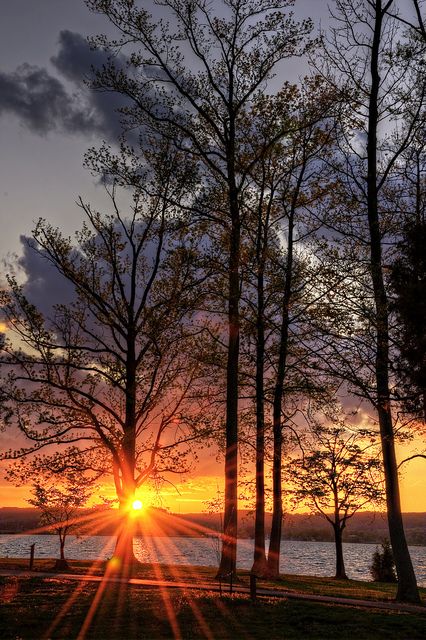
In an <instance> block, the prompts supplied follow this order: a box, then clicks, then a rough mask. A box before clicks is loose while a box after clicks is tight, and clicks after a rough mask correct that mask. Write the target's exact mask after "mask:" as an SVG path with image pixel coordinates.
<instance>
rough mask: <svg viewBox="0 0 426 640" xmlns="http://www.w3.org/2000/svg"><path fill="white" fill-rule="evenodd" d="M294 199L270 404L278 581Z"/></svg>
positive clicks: (273, 568) (273, 551) (272, 555)
mask: <svg viewBox="0 0 426 640" xmlns="http://www.w3.org/2000/svg"><path fill="white" fill-rule="evenodd" d="M295 204H296V202H295V200H294V201H293V204H292V207H291V212H290V216H289V220H288V247H287V262H286V274H285V285H284V294H283V307H282V319H281V331H280V347H279V355H278V366H277V377H276V382H275V389H274V401H273V412H272V421H273V438H274V457H273V463H272V492H273V512H272V525H271V538H270V541H269V552H268V575H270V576H271V577H274V578H277V577H278V576H279V573H280V550H281V532H282V519H283V505H282V479H281V466H282V441H283V435H282V424H281V412H282V404H283V397H284V382H285V373H286V366H287V354H288V335H289V325H290V298H291V288H292V274H293V244H294V236H293V231H294V214H295Z"/></svg>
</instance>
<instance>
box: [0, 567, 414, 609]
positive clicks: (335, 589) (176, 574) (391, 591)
mask: <svg viewBox="0 0 426 640" xmlns="http://www.w3.org/2000/svg"><path fill="white" fill-rule="evenodd" d="M69 564H70V573H75V574H81V575H84V574H87V573H91V574H92V575H95V576H101V575H103V574H104V573H105V569H106V566H107V563H106V562H103V561H95V562H91V561H88V560H71V561H69ZM53 565H54V560H51V559H36V560H35V562H34V571H35V572H40V571H50V570H52V567H53ZM27 568H28V560H25V559H9V558H0V570H1V569H27ZM216 571H217V570H216V569H215V568H214V567H193V566H185V565H179V566H177V565H166V564H156V565H153V564H143V563H141V564H138V565H136V566H135V567H134V568H133V570H132V577H135V578H141V579H146V580H158V579H162V580H171V581H182V582H185V581H189V582H194V581H195V582H201V583H207V584H208V583H209V582H211V583H212V584H213V583H214V584H215V585H216V584H217V581H216V579H215V574H216ZM238 584H241V585H244V586H247V587H248V586H249V572H248V571H244V570H242V571H239V574H238ZM258 586H259V587H268V588H273V589H282V590H284V591H292V592H295V593H305V594H314V595H326V596H335V597H339V598H356V599H359V600H379V601H389V600H394V599H395V595H396V585H395V584H386V583H381V582H363V581H360V580H336V579H335V578H315V577H313V576H297V575H289V574H283V575H282V576H281V577H280V579H279V580H274V581H272V580H259V581H258ZM420 594H421V597H422V600H423V601H424V603H425V604H426V589H420Z"/></svg>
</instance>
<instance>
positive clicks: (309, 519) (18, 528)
mask: <svg viewBox="0 0 426 640" xmlns="http://www.w3.org/2000/svg"><path fill="white" fill-rule="evenodd" d="M88 512H89V514H90V510H88ZM40 515H41V514H40V512H39V511H38V510H36V509H25V508H14V507H3V508H2V509H0V534H7V533H9V534H10V533H25V532H27V531H28V532H29V531H31V530H36V529H37V527H38V524H39V521H40ZM117 519H118V516H116V519H115V521H111V522H109V523H107V524H105V525H104V526H103V528H102V529H100V530H99V531H98V532H97V534H96V535H114V534H115V532H116V527H117ZM271 520H272V514H270V513H266V517H265V521H266V528H267V530H268V529H269V528H270V526H271ZM159 523H160V524H159ZM404 526H405V531H406V535H407V542H408V544H410V545H419V546H426V513H404ZM82 530H86V533H89V534H90V529H89V531H87V525H83V527H82ZM238 530H239V537H240V538H242V539H254V514H253V512H245V511H239V512H238ZM207 532H209V533H207ZM214 532H216V533H217V534H219V535H220V532H221V514H213V513H212V514H208V513H186V514H179V515H177V514H172V513H166V514H165V513H164V512H162V513H161V517H160V518H159V519H158V522H156V516H155V509H150V516H149V520H147V522H146V523H144V524H143V526H142V527H141V532H140V533H141V534H143V535H147V536H150V535H152V536H165V537H168V536H189V537H206V536H213V535H214ZM48 533H51V532H48ZM74 533H78V528H77V529H76V530H75V531H74ZM388 535H389V534H388V525H387V521H386V516H385V514H377V513H372V512H365V513H364V512H362V513H357V514H356V515H355V516H354V518H353V519H352V520H351V521H350V523H349V524H348V527H347V528H346V530H345V533H344V536H343V541H344V542H361V543H374V544H379V543H381V542H383V540H385V539H386V538H387V536H388ZM282 539H283V540H299V541H318V542H333V541H334V536H333V531H332V530H331V528H330V526H329V525H328V524H327V522H326V521H325V520H324V518H322V517H321V516H319V515H314V514H298V513H294V514H286V515H285V517H284V521H283V531H282Z"/></svg>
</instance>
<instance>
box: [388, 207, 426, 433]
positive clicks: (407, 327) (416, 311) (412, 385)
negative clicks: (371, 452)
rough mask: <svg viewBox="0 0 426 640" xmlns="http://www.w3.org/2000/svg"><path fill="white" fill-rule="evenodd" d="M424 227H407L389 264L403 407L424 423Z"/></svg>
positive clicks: (425, 338) (425, 413) (423, 225)
mask: <svg viewBox="0 0 426 640" xmlns="http://www.w3.org/2000/svg"><path fill="white" fill-rule="evenodd" d="M425 247H426V223H425V222H424V221H423V222H422V221H420V220H419V221H417V222H414V223H411V224H408V225H407V226H406V228H405V231H404V238H403V240H402V241H401V242H400V243H399V246H398V255H397V258H396V260H395V261H394V263H393V264H392V270H391V280H392V286H393V290H394V292H395V299H394V303H393V308H394V310H395V312H396V314H397V317H398V346H399V350H400V355H401V357H400V359H399V361H398V363H397V368H398V372H399V374H400V375H401V377H402V390H403V398H404V401H405V406H406V407H407V409H408V410H409V411H410V412H411V413H413V414H414V415H420V416H421V417H422V418H423V420H426V333H425V326H426V253H425Z"/></svg>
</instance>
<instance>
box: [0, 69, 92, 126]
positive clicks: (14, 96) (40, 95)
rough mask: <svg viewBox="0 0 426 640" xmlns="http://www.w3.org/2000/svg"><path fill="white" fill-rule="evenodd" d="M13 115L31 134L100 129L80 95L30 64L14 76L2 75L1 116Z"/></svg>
mask: <svg viewBox="0 0 426 640" xmlns="http://www.w3.org/2000/svg"><path fill="white" fill-rule="evenodd" d="M5 113H13V114H14V115H16V116H17V117H18V118H19V119H20V120H21V122H22V123H23V124H24V125H25V126H27V127H28V128H29V129H30V130H32V131H34V132H36V133H38V134H46V133H47V132H48V131H52V130H63V131H65V132H67V133H84V134H87V133H90V132H94V131H96V130H97V129H99V124H98V121H97V117H96V114H95V113H94V112H93V110H91V109H90V105H87V104H85V103H84V99H82V97H81V96H79V95H77V94H70V93H69V92H67V90H66V88H65V87H64V85H63V83H62V82H61V81H60V80H58V78H55V77H54V76H52V75H50V74H49V73H48V72H47V71H46V69H41V68H39V67H35V66H32V65H29V64H23V65H21V66H19V67H18V68H17V69H16V71H14V72H13V73H3V72H0V115H1V114H5Z"/></svg>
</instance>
